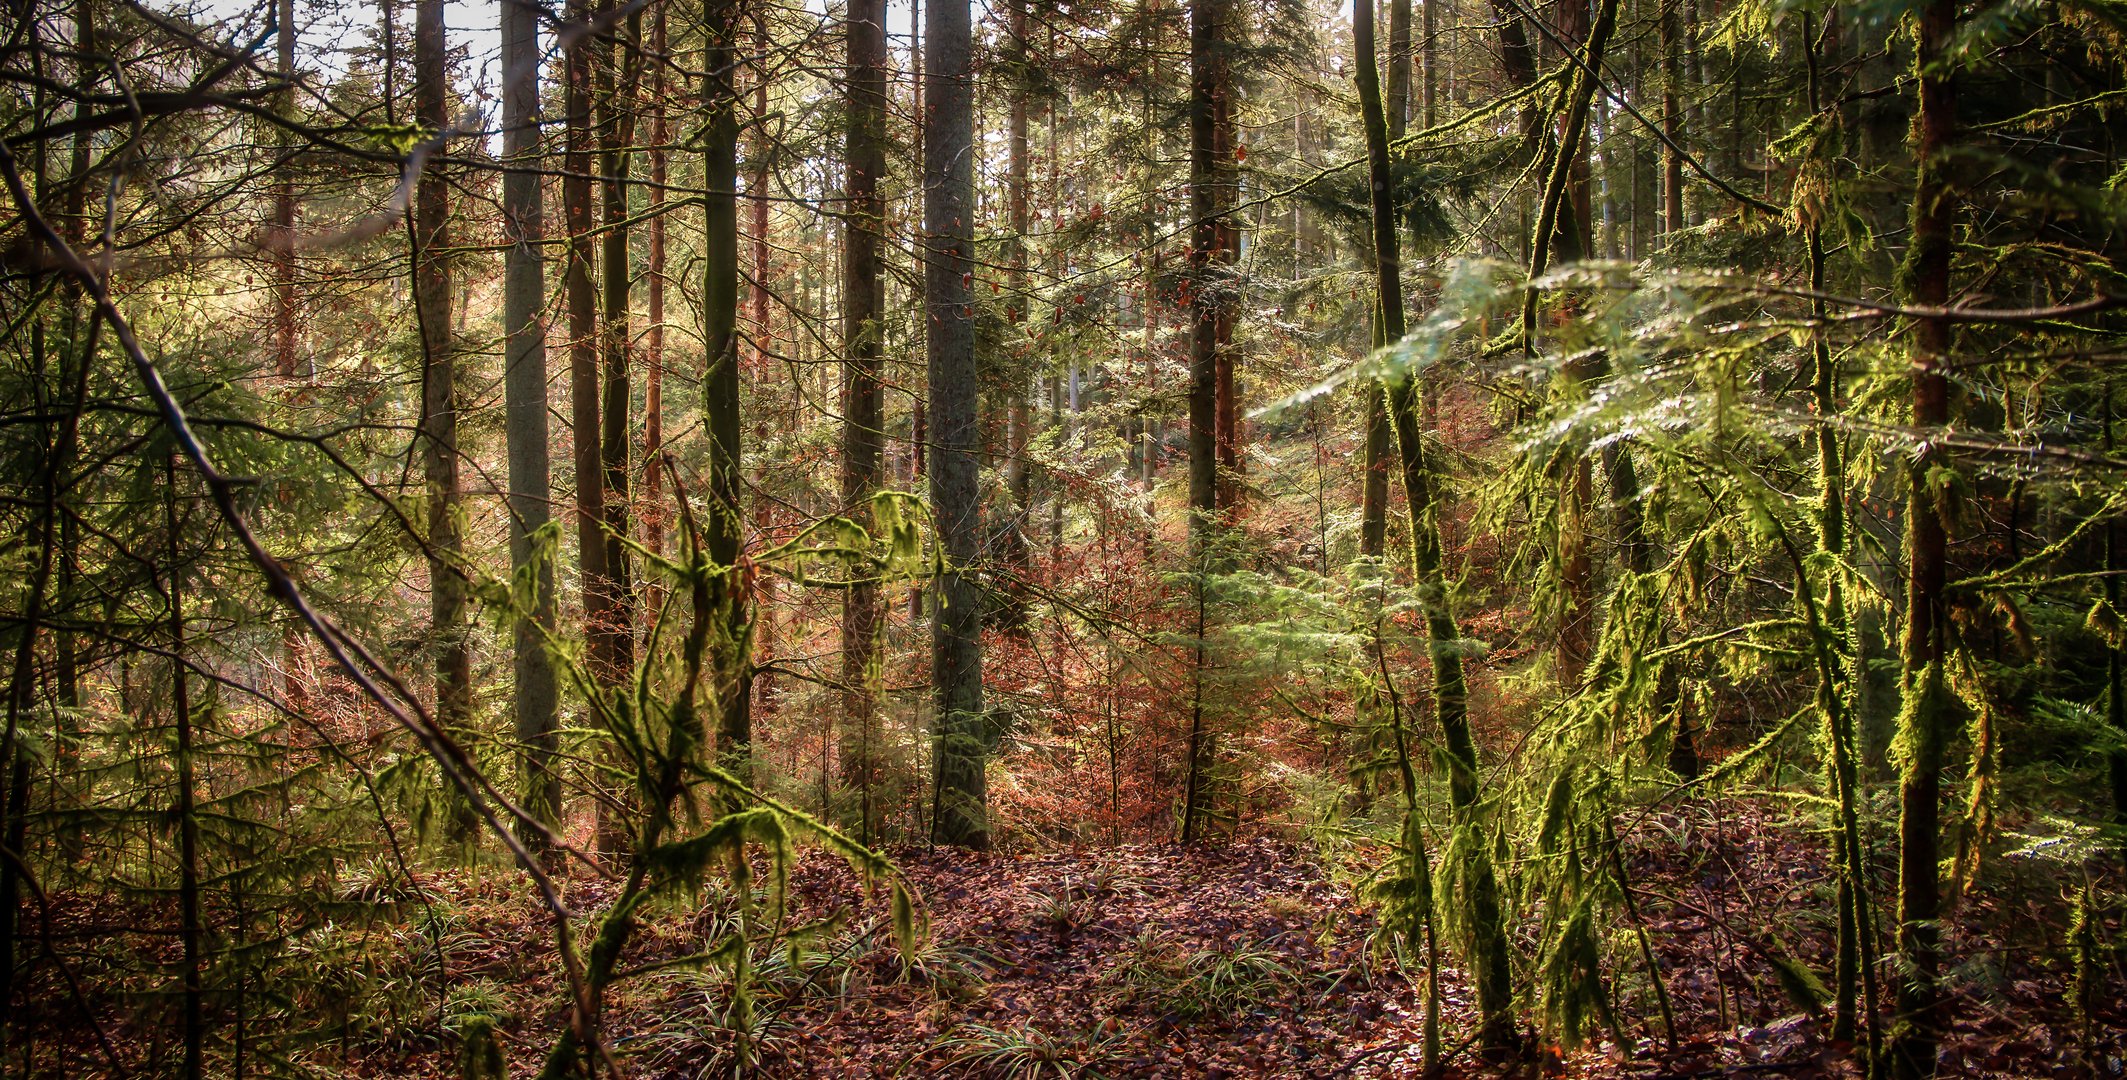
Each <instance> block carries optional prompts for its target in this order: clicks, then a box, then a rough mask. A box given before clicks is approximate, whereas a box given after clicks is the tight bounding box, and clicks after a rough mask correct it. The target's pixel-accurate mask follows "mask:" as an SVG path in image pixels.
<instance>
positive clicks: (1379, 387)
mask: <svg viewBox="0 0 2127 1080" xmlns="http://www.w3.org/2000/svg"><path fill="white" fill-rule="evenodd" d="M1425 18H1426V21H1427V23H1428V24H1430V23H1431V22H1432V19H1433V5H1432V4H1427V5H1426V6H1425ZM1368 31H1369V34H1371V31H1372V28H1371V27H1369V28H1368ZM1426 48H1427V49H1428V50H1430V49H1431V48H1432V39H1431V37H1430V35H1429V36H1428V37H1427V39H1426ZM1428 55H1429V56H1430V52H1429V53H1428ZM1426 76H1427V82H1426V88H1427V90H1428V93H1429V94H1430V91H1431V88H1432V82H1431V76H1432V65H1431V63H1430V62H1428V63H1427V65H1426ZM1410 93H1411V0H1391V3H1390V4H1389V15H1388V101H1387V103H1386V104H1385V106H1384V108H1385V109H1386V111H1387V127H1388V138H1389V139H1390V140H1391V141H1393V140H1395V139H1399V138H1402V137H1403V134H1404V130H1405V128H1406V127H1407V126H1408V124H1407V120H1406V118H1407V117H1408V116H1409V115H1410ZM1428 107H1430V97H1428ZM1399 291H1400V287H1399ZM1399 336H1400V335H1399ZM1373 344H1374V347H1375V348H1377V349H1378V348H1380V347H1382V346H1383V345H1386V344H1388V341H1386V340H1384V339H1383V337H1382V335H1381V325H1380V319H1379V315H1378V313H1377V314H1376V316H1375V325H1374V335H1373ZM1387 393H1388V390H1387V387H1386V386H1384V385H1383V384H1381V383H1380V382H1378V381H1376V382H1369V383H1368V384H1367V385H1366V386H1365V388H1364V391H1363V397H1364V400H1365V402H1366V414H1365V415H1366V475H1365V478H1364V480H1363V483H1362V486H1361V488H1360V493H1359V554H1361V555H1368V556H1375V557H1378V556H1380V555H1381V554H1382V553H1383V551H1384V550H1385V549H1386V546H1387V543H1388V474H1389V458H1390V456H1391V455H1392V454H1393V453H1394V446H1395V432H1394V430H1393V429H1392V428H1391V427H1390V426H1389V421H1388V396H1387Z"/></svg>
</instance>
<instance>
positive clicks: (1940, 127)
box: [1890, 0, 1957, 1080]
mask: <svg viewBox="0 0 2127 1080" xmlns="http://www.w3.org/2000/svg"><path fill="white" fill-rule="evenodd" d="M1956 28H1957V4H1956V2H1955V0H1927V3H1925V4H1924V5H1922V6H1921V8H1920V10H1919V27H1918V29H1919V41H1918V48H1917V49H1916V51H1915V54H1914V57H1913V73H1914V77H1915V79H1916V80H1917V81H1918V83H1919V87H1920V109H1919V112H1918V113H1917V114H1916V115H1915V117H1914V120H1913V130H1914V152H1915V154H1916V156H1917V159H1918V162H1919V175H1918V176H1917V177H1916V179H1915V182H1914V186H1913V210H1912V218H1911V220H1912V245H1911V247H1910V249H1909V250H1908V251H1907V255H1906V267H1905V277H1906V280H1905V291H1906V293H1907V295H1908V297H1909V298H1910V300H1911V302H1912V303H1913V304H1914V305H1916V306H1920V307H1941V306H1942V305H1944V304H1946V303H1947V302H1948V301H1949V297H1950V257H1951V246H1952V237H1951V230H1952V228H1953V227H1954V221H1955V216H1956V196H1955V194H1954V192H1953V191H1952V190H1951V186H1950V182H1949V178H1948V176H1947V173H1946V170H1947V167H1948V161H1947V160H1946V159H1947V156H1948V151H1949V149H1950V146H1951V142H1952V139H1953V137H1954V133H1955V130H1956V115H1955V114H1956V108H1957V97H1956V86H1955V83H1954V81H1953V78H1952V76H1951V69H1950V67H1949V65H1950V63H1951V62H1952V61H1951V59H1950V58H1949V57H1948V56H1947V55H1946V51H1947V48H1948V46H1949V44H1950V39H1951V37H1952V35H1953V34H1954V33H1955V31H1956ZM1949 351H1950V324H1949V322H1948V321H1947V320H1944V319H1929V318H1922V319H1916V320H1915V321H1914V324H1913V338H1912V354H1913V367H1912V379H1913V391H1912V409H1913V417H1912V423H1913V427H1914V429H1915V430H1916V431H1918V432H1919V433H1920V434H1921V437H1922V438H1923V439H1925V438H1926V436H1927V433H1928V432H1930V431H1931V430H1934V429H1937V428H1940V427H1942V426H1943V425H1945V424H1947V423H1949V420H1950V380H1949V376H1948V374H1947V370H1946V369H1947V365H1948V361H1949ZM1950 469H1951V465H1950V462H1949V460H1948V457H1947V455H1945V454H1944V453H1943V451H1942V450H1941V448H1940V447H1938V446H1936V445H1935V444H1934V443H1932V442H1923V443H1922V444H1921V446H1920V448H1919V452H1917V453H1915V454H1914V455H1913V459H1912V464H1911V465H1910V467H1909V469H1908V474H1907V481H1906V483H1907V495H1906V515H1905V517H1906V520H1905V529H1906V533H1905V554H1906V595H1905V607H1906V611H1905V616H1906V622H1905V645H1904V662H1903V664H1902V667H1901V672H1902V677H1903V682H1904V691H1905V704H1904V708H1903V712H1902V713H1901V715H1900V718H1899V733H1898V738H1899V742H1900V750H1901V751H1902V758H1903V760H1902V761H1901V763H1900V764H1901V766H1902V775H1901V776H1900V779H1899V788H1898V953H1899V958H1898V989H1897V996H1896V1008H1897V1017H1896V1024H1895V1028H1894V1031H1893V1036H1892V1043H1891V1048H1890V1053H1891V1071H1892V1075H1893V1076H1895V1077H1897V1078H1899V1080H1918V1078H1921V1077H1929V1076H1933V1075H1934V1074H1935V1054H1936V1046H1937V1044H1938V1042H1939V1041H1940V1039H1941V1032H1942V1025H1943V1022H1944V1019H1945V1018H1944V1015H1943V1013H1944V1003H1943V1000H1942V991H1941V987H1940V986H1939V984H1938V968H1939V964H1940V958H1939V956H1938V950H1939V948H1940V945H1941V936H1942V932H1941V929H1940V926H1939V923H1938V920H1939V919H1940V918H1941V915H1942V896H1941V882H1940V880H1939V872H1938V866H1937V864H1938V861H1939V859H1940V850H1939V849H1940V842H1941V837H1940V831H1941V821H1940V814H1941V801H1942V765H1943V742H1944V740H1945V737H1946V735H1947V732H1946V730H1945V729H1946V727H1947V726H1948V721H1949V711H1950V710H1949V693H1948V691H1947V689H1946V688H1945V686H1944V679H1945V676H1944V667H1945V665H1946V662H1947V660H1948V658H1949V652H1950V650H1949V634H1950V626H1949V620H1950V611H1949V599H1948V596H1947V590H1946V582H1947V576H1948V566H1947V564H1948V553H1949V541H1948V524H1949V519H1950V518H1951V515H1952V513H1953V512H1954V509H1955V507H1954V503H1953V500H1954V498H1955V491H1956V487H1955V485H1954V484H1953V483H1952V482H1951V474H1950Z"/></svg>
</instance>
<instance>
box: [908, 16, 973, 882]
mask: <svg viewBox="0 0 2127 1080" xmlns="http://www.w3.org/2000/svg"><path fill="white" fill-rule="evenodd" d="M923 20H924V21H923V29H924V38H923V56H924V73H923V96H924V99H925V111H924V113H923V118H924V121H923V259H924V264H925V266H924V286H923V287H924V303H923V311H924V314H925V316H926V317H925V320H924V321H925V322H926V323H927V324H928V325H927V327H926V333H927V337H926V343H927V344H926V350H927V353H928V358H929V368H930V372H929V376H930V409H929V443H930V450H931V454H930V463H929V465H930V488H931V513H932V515H933V517H934V518H935V519H936V521H937V528H938V542H939V547H940V549H941V550H940V559H941V565H940V567H939V570H938V575H937V580H936V582H935V583H934V585H933V587H932V590H931V591H932V594H933V596H934V598H935V599H934V600H933V604H934V614H933V616H932V618H931V686H932V692H931V696H932V708H933V709H934V715H933V719H932V723H933V724H934V725H935V729H934V737H933V741H934V745H935V751H934V753H935V756H936V761H937V766H936V773H937V775H936V779H935V780H934V782H933V805H932V808H931V833H932V836H933V837H934V838H935V839H936V840H938V841H939V842H940V843H945V844H951V845H954V846H958V847H969V848H977V849H980V848H985V847H988V846H989V820H988V806H987V801H988V800H987V796H986V783H985V777H984V768H985V765H984V758H985V757H986V756H987V746H988V741H989V733H988V730H987V729H988V716H987V715H986V714H985V713H984V711H983V706H982V621H983V619H982V615H983V611H982V609H983V597H982V587H981V584H980V582H979V579H978V578H977V576H976V574H977V570H976V567H977V565H978V564H979V561H980V559H981V554H982V541H981V536H982V502H981V497H980V493H979V492H978V490H977V488H976V480H977V476H976V471H977V463H976V452H977V450H978V448H979V447H980V445H981V433H980V428H979V426H978V416H977V411H976V402H977V400H978V398H979V388H978V386H977V371H978V369H977V367H976V359H975V323H974V289H973V287H972V286H973V284H974V276H975V261H974V251H973V243H974V240H973V232H974V226H975V222H974V209H975V207H974V186H975V164H974V142H975V117H974V91H973V86H972V80H971V68H970V64H969V60H970V52H971V37H970V27H969V16H968V9H967V7H966V6H964V5H960V4H946V3H933V4H931V5H929V7H928V8H926V9H925V11H924V13H923Z"/></svg>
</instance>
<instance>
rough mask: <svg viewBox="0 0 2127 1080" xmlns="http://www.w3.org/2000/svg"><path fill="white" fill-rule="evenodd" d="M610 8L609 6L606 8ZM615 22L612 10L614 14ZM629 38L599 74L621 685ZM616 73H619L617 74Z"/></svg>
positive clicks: (634, 60) (615, 621) (629, 333)
mask: <svg viewBox="0 0 2127 1080" xmlns="http://www.w3.org/2000/svg"><path fill="white" fill-rule="evenodd" d="M611 6H612V3H611V0H608V7H609V9H610V7H611ZM608 13H609V14H610V10H609V12H608ZM626 28H627V32H626V33H625V34H624V35H622V40H621V42H620V44H619V47H618V48H617V49H616V50H615V53H614V55H612V56H611V57H610V62H609V63H604V64H599V65H598V66H597V68H596V69H595V77H596V79H597V82H598V90H599V94H598V97H599V99H600V101H601V103H602V111H603V112H604V116H603V117H601V119H600V123H599V138H600V141H601V142H602V143H603V144H604V145H603V146H602V147H601V148H600V149H601V153H600V154H599V158H600V161H599V173H600V189H601V190H600V193H599V208H600V210H601V211H602V212H603V216H604V219H605V220H604V221H603V222H602V223H601V224H602V228H603V230H604V231H603V232H602V233H601V235H600V237H599V262H600V266H599V278H600V281H599V284H600V291H601V294H602V295H601V305H600V306H601V307H602V309H603V310H602V311H601V312H600V314H599V343H598V346H599V347H598V351H599V364H600V367H601V369H602V370H601V372H600V374H601V375H602V377H603V378H602V382H603V386H602V387H601V389H600V391H599V394H600V401H599V406H600V419H599V453H598V457H599V465H600V468H601V470H602V471H603V474H604V477H605V507H604V509H605V536H604V539H605V544H606V573H607V574H608V575H609V577H610V578H611V588H612V592H611V596H610V599H611V601H612V610H611V612H610V618H609V620H608V621H607V623H606V626H605V633H606V637H607V640H606V645H605V649H606V653H607V656H608V658H609V660H610V662H611V664H612V667H613V671H614V672H615V673H616V677H624V676H625V674H626V673H627V671H628V670H629V669H630V668H632V667H633V666H634V664H635V598H634V587H633V584H632V582H633V575H632V574H630V573H629V570H628V563H629V556H628V528H629V517H630V514H629V512H628V511H629V506H628V486H629V485H628V451H629V449H630V446H629V444H630V442H631V440H630V439H629V431H628V428H629V420H630V418H631V417H632V416H633V415H634V410H635V403H634V401H633V398H632V392H631V389H630V386H629V383H630V378H629V375H630V372H629V368H630V366H631V362H632V360H633V355H632V354H633V352H634V349H633V347H632V346H633V343H634V321H633V319H632V318H631V313H630V312H629V310H628V298H629V287H630V285H631V284H632V283H633V280H632V279H633V274H632V273H631V272H630V270H631V267H630V265H629V263H630V260H629V257H628V256H629V251H628V189H629V185H628V172H629V168H630V163H631V161H632V159H633V155H632V154H631V153H630V148H631V147H632V146H633V145H634V143H635V114H636V105H635V96H636V94H635V91H636V87H637V85H638V80H639V79H640V77H641V72H642V48H641V46H642V15H641V13H640V12H637V13H636V14H633V15H630V16H628V18H627V20H626ZM616 69H617V70H616Z"/></svg>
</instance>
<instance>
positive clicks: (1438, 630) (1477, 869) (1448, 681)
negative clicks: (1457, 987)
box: [1352, 0, 1515, 1050]
mask: <svg viewBox="0 0 2127 1080" xmlns="http://www.w3.org/2000/svg"><path fill="white" fill-rule="evenodd" d="M1352 39H1353V51H1354V53H1355V54H1356V60H1357V64H1358V82H1359V107H1360V113H1361V116H1362V119H1363V122H1364V125H1365V129H1366V146H1367V166H1368V170H1367V178H1368V186H1369V187H1370V189H1371V193H1372V210H1373V247H1374V269H1375V282H1376V291H1375V305H1374V306H1375V318H1376V320H1377V322H1376V330H1375V337H1376V338H1377V339H1379V340H1396V339H1400V338H1401V337H1402V336H1403V333H1404V328H1405V327H1404V317H1403V279H1402V258H1401V253H1400V251H1399V250H1398V246H1397V242H1396V235H1397V233H1396V208H1395V202H1394V198H1393V194H1392V191H1391V189H1390V168H1389V146H1388V142H1389V140H1388V125H1387V122H1386V118H1385V117H1384V116H1383V109H1382V103H1381V80H1380V75H1379V74H1378V73H1377V72H1376V71H1375V68H1374V25H1373V3H1372V0H1355V3H1354V5H1353V11H1352ZM1417 388H1418V383H1417V380H1416V379H1415V378H1412V377H1410V376H1409V375H1408V374H1406V375H1405V376H1404V377H1402V378H1399V379H1396V380H1395V381H1393V382H1392V383H1391V384H1390V385H1389V387H1388V392H1387V395H1386V396H1387V398H1388V402H1387V406H1388V413H1389V416H1390V419H1391V421H1392V422H1393V423H1394V425H1395V431H1396V445H1397V451H1398V458H1399V461H1400V464H1401V466H1402V469H1401V471H1402V474H1403V485H1404V496H1405V501H1406V503H1407V509H1408V512H1409V514H1410V525H1411V573H1412V581H1413V582H1414V583H1416V584H1417V586H1418V588H1419V590H1420V595H1421V596H1422V597H1423V598H1424V600H1425V619H1426V635H1427V641H1428V656H1429V658H1430V659H1431V661H1432V665H1433V710H1434V714H1435V716H1436V717H1437V718H1438V719H1439V722H1440V733H1441V741H1442V742H1443V744H1444V745H1445V749H1446V752H1447V753H1446V756H1447V760H1448V769H1449V775H1448V799H1449V804H1450V806H1451V807H1452V808H1453V810H1454V813H1455V817H1456V828H1458V829H1472V830H1474V829H1477V828H1478V827H1479V826H1478V825H1477V823H1476V820H1475V818H1476V814H1477V810H1478V805H1479V800H1478V796H1479V793H1480V783H1481V774H1480V773H1479V772H1478V767H1477V745H1476V741H1475V739H1474V738H1473V737H1472V735H1471V732H1470V722H1469V692H1468V688H1467V686H1466V685H1465V681H1464V676H1463V665H1462V653H1461V652H1460V649H1461V640H1462V631H1461V628H1460V627H1459V626H1458V625H1457V623H1456V620H1455V610H1454V607H1453V602H1452V601H1451V600H1450V598H1449V594H1448V590H1447V583H1446V581H1445V579H1444V576H1443V575H1442V573H1441V544H1440V523H1439V517H1438V508H1437V505H1436V489H1435V481H1434V474H1433V467H1432V464H1431V463H1430V462H1429V461H1428V460H1427V451H1426V448H1425V442H1424V434H1423V432H1421V431H1420V430H1419V428H1418V415H1419V410H1420V404H1419V402H1418V401H1417V397H1418V389H1417ZM1461 850H1462V855H1461V856H1460V857H1462V858H1464V859H1467V860H1469V861H1468V864H1467V865H1466V866H1465V867H1463V868H1462V871H1461V872H1462V874H1463V875H1464V877H1465V879H1466V880H1467V881H1468V883H1469V884H1468V890H1469V899H1470V905H1471V909H1470V910H1469V911H1468V912H1466V913H1465V914H1464V919H1463V921H1464V924H1465V926H1466V927H1467V929H1468V949H1469V954H1470V955H1469V965H1470V968H1471V970H1472V971H1473V972H1474V974H1475V977H1476V981H1477V1002H1478V1013H1479V1016H1480V1022H1481V1024H1482V1035H1481V1037H1482V1039H1483V1041H1484V1043H1485V1045H1486V1046H1487V1047H1490V1048H1492V1049H1495V1050H1505V1049H1508V1048H1511V1047H1512V1046H1513V1045H1514V1042H1515V1031H1514V1017H1513V1012H1512V1008H1513V981H1512V978H1513V976H1512V971H1511V968H1510V965H1509V959H1510V958H1509V953H1508V945H1507V937H1506V920H1505V916H1504V912H1503V910H1502V908H1501V899H1500V894H1499V884H1498V880H1497V875H1496V872H1495V870H1494V869H1493V867H1492V861H1491V855H1490V852H1489V849H1488V847H1487V845H1486V844H1484V843H1483V842H1482V841H1477V842H1474V843H1469V844H1465V845H1462V848H1461Z"/></svg>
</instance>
